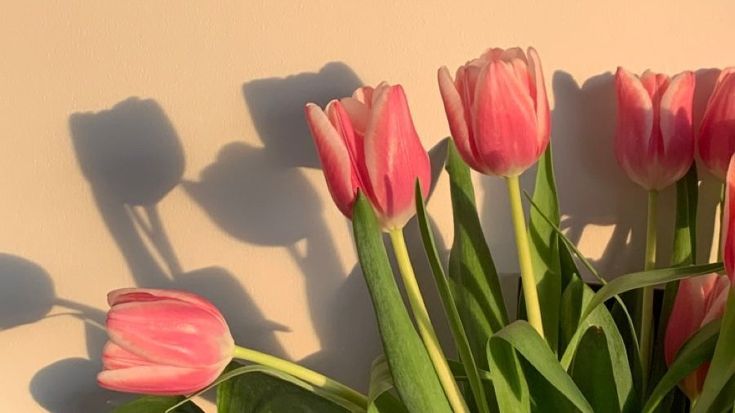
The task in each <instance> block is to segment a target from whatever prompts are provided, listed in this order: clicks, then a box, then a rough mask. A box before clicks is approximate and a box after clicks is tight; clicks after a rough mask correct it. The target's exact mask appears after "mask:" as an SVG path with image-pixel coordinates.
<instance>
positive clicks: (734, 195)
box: [721, 155, 735, 282]
mask: <svg viewBox="0 0 735 413" xmlns="http://www.w3.org/2000/svg"><path fill="white" fill-rule="evenodd" d="M734 207H735V155H733V156H732V157H731V158H730V166H729V167H728V168H727V179H726V181H725V208H724V212H723V213H724V215H723V219H722V225H723V227H722V242H721V245H722V259H723V261H724V262H725V271H726V272H727V275H728V276H729V277H730V281H731V282H735V225H733V222H732V221H733V219H735V213H733V210H732V209H733V208H734Z"/></svg>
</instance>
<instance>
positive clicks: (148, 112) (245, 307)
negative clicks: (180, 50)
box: [31, 98, 284, 412]
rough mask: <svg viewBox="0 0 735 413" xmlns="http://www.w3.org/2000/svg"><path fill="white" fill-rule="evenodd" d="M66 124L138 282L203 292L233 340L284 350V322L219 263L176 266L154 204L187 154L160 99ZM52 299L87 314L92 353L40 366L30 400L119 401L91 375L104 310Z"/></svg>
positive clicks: (66, 404) (51, 403) (127, 103)
mask: <svg viewBox="0 0 735 413" xmlns="http://www.w3.org/2000/svg"><path fill="white" fill-rule="evenodd" d="M69 128H70V134H71V139H72V143H73V146H74V150H75V153H76V156H77V160H78V162H79V166H80V169H81V170H82V172H83V174H84V176H85V178H86V179H87V181H88V182H89V185H90V190H91V192H92V195H93V198H94V202H95V204H96V206H97V208H98V210H99V212H100V215H101V218H102V220H103V221H104V223H105V225H106V227H107V229H108V231H109V232H110V235H111V236H112V238H113V239H114V240H115V241H116V243H117V245H118V247H119V250H120V253H121V255H122V256H123V258H124V260H125V263H126V265H127V266H128V269H129V271H130V274H131V276H132V277H133V280H134V284H135V286H137V287H146V288H169V289H182V290H188V291H192V292H195V293H197V294H200V295H202V296H204V297H207V298H208V299H210V300H211V301H212V302H214V303H215V304H216V305H217V306H218V307H219V308H220V310H221V311H222V313H223V315H224V316H225V318H226V319H227V320H228V321H229V324H230V328H231V330H232V333H233V336H234V337H235V339H236V340H237V341H238V343H240V344H242V345H246V346H251V347H254V348H259V349H263V350H265V351H268V352H270V353H272V354H276V355H281V354H283V349H282V348H281V347H280V344H279V343H278V341H277V340H276V338H275V335H274V331H276V330H283V329H284V327H283V326H280V325H278V324H276V323H274V322H271V321H268V320H266V319H265V317H264V316H263V314H262V312H261V311H260V310H259V309H258V308H257V306H256V305H255V303H254V301H253V300H252V298H250V296H249V295H248V294H247V293H246V292H245V290H244V289H243V287H242V285H241V284H240V283H239V281H238V280H237V278H236V277H235V276H234V275H233V274H231V273H230V272H228V271H227V270H226V269H223V268H220V267H206V268H200V269H194V270H184V269H183V268H182V267H181V265H180V262H179V259H178V257H177V255H176V253H175V250H174V248H173V246H172V244H171V242H170V240H169V237H168V235H167V233H166V230H165V227H164V224H163V222H164V221H163V219H162V217H161V216H160V214H159V211H158V207H157V205H158V203H159V202H161V201H162V200H163V199H164V198H165V196H166V195H167V194H168V193H169V192H170V191H171V190H173V189H174V188H175V187H176V186H177V185H178V184H179V182H180V180H181V176H182V174H183V171H184V167H185V156H184V152H183V149H182V145H181V142H180V140H179V138H178V135H177V133H176V131H175V130H174V128H173V126H172V125H171V123H170V121H169V120H168V117H167V116H166V114H165V112H164V111H163V109H162V108H161V107H160V105H158V103H156V102H155V101H153V100H150V99H146V100H143V99H139V98H129V99H126V100H124V101H122V102H119V103H118V104H116V105H114V106H113V107H112V108H110V109H108V110H103V111H100V112H96V113H75V114H73V115H71V117H70V118H69ZM121 287H122V286H121ZM57 301H59V304H61V305H67V306H71V308H72V309H73V310H76V311H77V312H81V313H82V314H85V316H87V317H88V318H90V319H91V320H92V322H90V323H87V324H88V327H87V330H86V331H87V333H86V338H87V347H88V349H87V353H88V354H87V355H88V357H89V359H88V360H85V359H81V358H70V359H66V360H60V361H57V362H55V363H53V364H51V365H49V366H47V367H45V368H44V369H42V370H41V371H39V372H38V373H37V374H36V375H35V376H34V378H33V380H32V382H31V392H32V394H33V396H34V398H35V399H36V400H37V401H38V402H39V404H41V405H43V406H45V407H47V408H49V409H50V410H52V411H55V412H56V411H58V412H66V411H69V412H71V411H101V410H105V409H106V410H109V409H110V408H111V407H114V406H115V405H119V404H120V403H121V401H122V400H125V399H127V398H128V396H126V395H121V394H119V393H114V392H109V391H107V390H104V389H101V388H99V387H98V386H97V384H96V379H95V376H96V374H97V372H99V371H100V369H101V367H102V366H101V363H100V360H101V353H102V347H103V345H104V343H105V341H106V333H105V331H104V328H103V326H104V318H105V313H104V311H102V310H99V309H93V308H86V309H81V310H80V308H79V306H78V305H76V306H74V305H73V303H70V302H68V301H65V300H57ZM82 310H83V311H82ZM89 314H92V315H93V316H92V317H90V316H89ZM62 377H67V378H68V377H74V378H75V379H74V380H66V381H64V384H63V386H61V387H62V388H63V389H62V390H63V391H62V390H59V387H58V382H59V381H61V379H60V378H62ZM69 395H72V396H69ZM72 401H73V402H72ZM100 403H102V404H100ZM91 405H94V406H97V407H98V408H95V409H92V408H89V406H91ZM80 406H82V407H80Z"/></svg>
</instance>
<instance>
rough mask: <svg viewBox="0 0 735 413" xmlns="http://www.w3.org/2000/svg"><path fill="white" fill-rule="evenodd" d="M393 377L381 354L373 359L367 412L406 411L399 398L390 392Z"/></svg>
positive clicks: (400, 412)
mask: <svg viewBox="0 0 735 413" xmlns="http://www.w3.org/2000/svg"><path fill="white" fill-rule="evenodd" d="M393 387H394V386H393V377H392V376H391V374H390V366H388V360H386V359H385V356H383V355H382V354H381V355H380V356H378V358H376V359H375V361H373V365H372V368H371V369H370V389H369V391H368V410H367V411H368V413H406V412H408V410H406V406H404V405H403V404H402V403H401V401H400V399H398V398H397V397H396V396H394V395H393V393H391V390H392V389H393Z"/></svg>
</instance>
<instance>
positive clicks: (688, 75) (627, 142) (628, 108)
mask: <svg viewBox="0 0 735 413" xmlns="http://www.w3.org/2000/svg"><path fill="white" fill-rule="evenodd" d="M615 87H616V89H617V96H618V119H617V131H616V134H615V155H616V157H617V159H618V163H619V164H620V166H621V167H622V168H623V170H625V172H626V173H627V174H628V176H629V177H630V179H632V180H633V181H634V182H635V183H637V184H638V185H640V186H642V187H643V188H644V189H646V190H649V191H660V190H662V189H664V188H666V187H667V186H669V185H671V184H673V183H675V182H676V181H677V180H679V179H680V178H681V177H682V176H684V174H686V173H687V171H688V170H689V167H690V166H691V165H692V162H693V160H694V135H693V131H692V101H693V99H694V73H692V72H689V71H687V72H682V73H680V74H678V75H676V76H674V77H673V78H671V79H669V77H668V76H666V75H663V74H659V73H653V72H651V71H646V72H644V73H643V75H642V76H641V77H640V78H639V77H638V76H636V75H634V74H632V73H630V72H628V71H627V70H625V69H624V68H622V67H619V68H618V71H617V73H616V74H615Z"/></svg>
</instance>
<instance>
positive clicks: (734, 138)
mask: <svg viewBox="0 0 735 413" xmlns="http://www.w3.org/2000/svg"><path fill="white" fill-rule="evenodd" d="M697 142H698V149H699V157H700V159H701V160H702V163H703V164H704V166H706V167H707V169H709V170H710V171H711V172H712V173H713V174H714V175H715V176H717V177H719V178H720V179H722V180H724V179H725V174H726V172H727V166H728V164H729V162H730V157H731V156H732V155H733V153H735V67H729V68H727V69H724V70H723V71H722V72H720V76H719V77H718V78H717V83H716V84H715V88H714V90H713V91H712V94H711V95H710V98H709V101H708V102H707V107H706V109H705V111H704V116H703V117H702V124H701V125H700V128H699V137H698V138H697Z"/></svg>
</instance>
